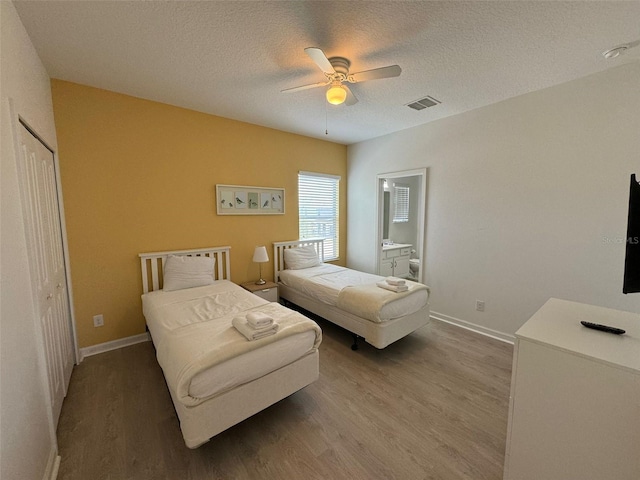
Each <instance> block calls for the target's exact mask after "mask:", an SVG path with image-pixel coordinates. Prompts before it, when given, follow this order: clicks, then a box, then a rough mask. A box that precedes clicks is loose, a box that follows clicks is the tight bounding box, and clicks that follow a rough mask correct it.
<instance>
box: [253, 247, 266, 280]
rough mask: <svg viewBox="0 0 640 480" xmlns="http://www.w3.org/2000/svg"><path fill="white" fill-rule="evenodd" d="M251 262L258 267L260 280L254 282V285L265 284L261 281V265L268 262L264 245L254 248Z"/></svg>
mask: <svg viewBox="0 0 640 480" xmlns="http://www.w3.org/2000/svg"><path fill="white" fill-rule="evenodd" d="M253 261H254V262H256V263H258V264H259V265H260V280H258V281H257V282H256V285H264V284H265V283H267V282H266V281H264V280H263V279H262V264H263V263H266V262H268V261H269V255H267V247H265V246H264V245H263V246H261V247H256V249H255V250H254V252H253Z"/></svg>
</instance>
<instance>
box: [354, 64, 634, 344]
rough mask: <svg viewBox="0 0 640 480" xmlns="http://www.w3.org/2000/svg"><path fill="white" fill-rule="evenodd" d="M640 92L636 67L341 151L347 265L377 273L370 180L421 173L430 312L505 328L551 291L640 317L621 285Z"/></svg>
mask: <svg viewBox="0 0 640 480" xmlns="http://www.w3.org/2000/svg"><path fill="white" fill-rule="evenodd" d="M639 86H640V62H634V63H631V64H627V65H623V66H619V67H616V68H612V69H610V70H607V71H605V72H602V73H599V74H595V75H592V76H589V77H585V78H582V79H579V80H576V81H573V82H569V83H566V84H562V85H559V86H555V87H552V88H548V89H545V90H541V91H538V92H533V93H530V94H527V95H523V96H519V97H516V98H512V99H509V100H506V101H503V102H500V103H498V104H494V105H490V106H487V107H484V108H480V109H477V110H474V111H471V112H467V113H464V114H460V115H457V116H454V117H449V118H445V119H442V120H439V121H436V122H432V123H429V124H426V125H422V126H419V127H415V128H412V129H408V130H404V131H401V132H398V133H394V134H391V135H387V136H384V137H379V138H377V139H373V140H370V141H366V142H362V143H359V144H355V145H352V146H350V147H349V149H348V158H349V166H348V181H349V192H348V230H347V233H348V239H349V243H348V249H347V260H348V265H349V266H350V267H352V268H357V269H361V270H366V271H371V272H373V271H374V270H375V248H376V245H375V238H376V232H375V228H376V211H375V210H376V209H375V205H374V204H373V203H371V202H368V201H366V200H367V199H370V198H373V197H375V188H376V175H378V174H381V173H385V172H390V171H398V170H407V169H412V168H419V167H428V168H429V180H428V190H427V195H428V197H427V224H426V241H425V246H424V252H422V256H423V258H424V261H425V273H426V277H424V278H425V283H427V284H428V285H430V287H431V288H432V297H431V309H432V311H434V312H436V313H438V314H441V315H442V316H443V317H444V318H450V319H454V320H462V321H463V322H471V323H473V324H475V325H478V326H480V327H482V328H481V329H489V330H495V331H497V332H503V333H506V334H513V333H514V332H515V331H516V330H517V329H518V328H519V327H520V326H521V325H522V324H523V323H524V322H525V321H526V320H527V319H528V318H529V317H530V316H531V315H532V314H533V313H534V312H535V311H536V310H537V309H538V308H539V307H540V306H541V305H542V304H543V303H544V302H545V301H546V300H547V299H548V298H549V297H558V298H564V299H567V300H573V301H578V302H584V303H590V304H595V305H602V306H606V307H610V308H616V309H620V310H627V311H632V312H638V313H640V294H637V295H623V294H622V293H621V292H622V276H623V271H624V243H623V242H624V237H625V235H626V217H627V202H628V194H629V176H630V174H631V173H634V172H635V173H640V88H639ZM434 108H438V107H434ZM425 112H428V110H425ZM417 114H420V112H418V113H417ZM427 114H428V113H427ZM389 158H393V159H394V162H393V165H391V164H389V162H388V160H387V159H389ZM476 299H480V300H484V301H485V303H486V310H485V312H476V311H475V300H476ZM638 321H640V316H639V318H638Z"/></svg>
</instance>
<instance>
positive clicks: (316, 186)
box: [298, 172, 340, 260]
mask: <svg viewBox="0 0 640 480" xmlns="http://www.w3.org/2000/svg"><path fill="white" fill-rule="evenodd" d="M339 184H340V177H338V176H335V175H325V174H322V173H311V172H300V173H298V216H299V221H300V226H299V235H300V239H301V240H302V239H305V238H324V239H325V241H324V258H325V260H336V259H337V258H338V253H339V251H340V249H339V245H338V206H339V205H338V198H339V195H338V192H339Z"/></svg>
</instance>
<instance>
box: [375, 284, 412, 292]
mask: <svg viewBox="0 0 640 480" xmlns="http://www.w3.org/2000/svg"><path fill="white" fill-rule="evenodd" d="M376 285H378V286H379V287H380V288H384V289H385V290H389V291H391V292H396V293H399V292H406V291H407V290H409V285H391V284H389V283H387V282H378V283H376Z"/></svg>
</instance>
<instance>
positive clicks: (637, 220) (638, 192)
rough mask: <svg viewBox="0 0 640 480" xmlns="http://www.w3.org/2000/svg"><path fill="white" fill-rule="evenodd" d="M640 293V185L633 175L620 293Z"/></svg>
mask: <svg viewBox="0 0 640 480" xmlns="http://www.w3.org/2000/svg"><path fill="white" fill-rule="evenodd" d="M636 292H640V183H638V181H637V180H636V175H635V173H634V174H632V175H631V187H630V188H629V214H628V217H627V238H626V251H625V257H624V280H623V284H622V293H636Z"/></svg>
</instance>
